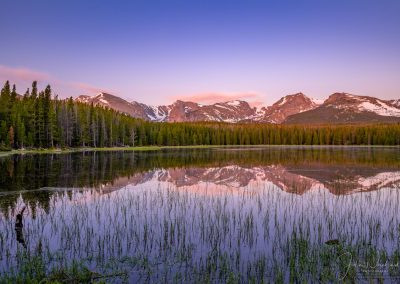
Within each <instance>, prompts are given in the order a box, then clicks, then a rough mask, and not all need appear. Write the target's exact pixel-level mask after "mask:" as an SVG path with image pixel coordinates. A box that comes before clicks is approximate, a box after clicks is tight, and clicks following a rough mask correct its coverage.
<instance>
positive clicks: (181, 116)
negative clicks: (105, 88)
mask: <svg viewBox="0 0 400 284" xmlns="http://www.w3.org/2000/svg"><path fill="white" fill-rule="evenodd" d="M76 101H79V102H82V103H88V104H91V103H93V104H94V105H100V106H103V107H109V108H112V109H115V110H117V111H120V112H123V113H126V114H127V115H130V116H132V117H136V118H141V119H144V120H149V121H165V122H183V121H217V122H231V123H236V122H258V123H274V124H276V123H277V124H280V123H289V124H302V123H307V124H310V123H365V122H397V121H400V100H388V101H385V100H381V99H377V98H373V97H367V96H355V95H351V94H347V93H335V94H332V95H331V96H330V97H329V98H328V99H327V100H325V101H324V102H323V103H321V102H318V101H316V100H313V99H311V98H309V97H307V96H306V95H304V94H302V93H297V94H293V95H288V96H285V97H283V98H281V99H280V100H278V101H277V102H276V103H274V104H273V105H271V106H269V107H263V108H261V109H257V108H255V107H251V106H250V105H249V104H248V103H247V102H245V101H241V100H234V101H228V102H221V103H215V104H212V105H203V104H199V103H195V102H185V101H181V100H178V101H176V102H174V103H173V104H171V105H162V106H149V105H145V104H142V103H139V102H136V101H133V102H128V101H126V100H124V99H122V98H119V97H117V96H114V95H111V94H107V93H100V94H98V95H96V96H92V97H90V96H79V97H78V98H76Z"/></svg>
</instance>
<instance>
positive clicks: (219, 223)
mask: <svg viewBox="0 0 400 284" xmlns="http://www.w3.org/2000/svg"><path fill="white" fill-rule="evenodd" d="M158 174H162V170H160V172H159V173H158ZM206 187H209V188H208V190H207V191H204V190H201V188H200V187H199V186H198V185H193V186H190V187H181V188H177V187H176V186H174V185H172V184H170V183H166V182H158V181H154V180H149V181H148V182H147V183H144V184H142V185H138V186H133V185H132V186H127V187H126V188H124V189H121V190H119V191H115V192H112V193H109V194H102V192H101V191H96V190H90V191H84V192H82V191H79V190H73V191H72V192H66V193H62V192H58V193H56V194H54V195H53V196H52V197H51V199H50V202H49V208H47V209H46V210H45V209H44V208H41V206H40V204H35V206H33V205H32V204H26V203H25V200H23V198H22V196H20V197H19V198H18V200H17V204H16V207H17V208H21V207H22V206H24V205H27V206H28V214H27V216H26V217H25V227H24V230H23V233H24V237H25V241H26V243H27V249H24V248H23V246H22V245H21V244H19V243H17V241H16V235H15V230H14V227H13V225H14V223H13V221H14V218H15V215H16V213H17V212H16V210H13V209H12V208H11V207H10V209H9V210H8V212H6V213H4V214H3V213H0V214H1V215H0V228H1V233H0V256H1V257H0V279H1V280H0V282H4V283H18V282H19V283H27V282H32V283H35V282H40V281H42V283H46V282H43V281H48V282H51V281H61V282H73V283H78V282H79V283H80V282H101V281H103V282H104V281H105V282H107V283H109V282H116V283H120V282H149V283H155V282H156V283H160V282H168V283H170V282H176V283H182V282H184V283H187V282H192V283H221V282H222V283H243V282H246V283H288V282H290V283H310V282H323V283H332V282H333V283H341V282H343V281H345V282H354V281H356V280H358V279H360V278H364V279H373V280H378V281H384V280H385V279H395V277H398V276H399V275H400V271H399V266H398V261H399V259H400V253H399V252H400V248H399V236H400V234H399V233H400V227H399V221H400V220H399V218H400V214H399V213H400V210H399V192H398V190H397V189H395V188H392V189H390V188H387V189H384V190H379V191H374V192H368V193H364V192H363V193H357V194H352V195H341V196H335V195H332V194H330V193H328V192H327V191H326V190H324V189H322V188H321V189H316V190H314V191H312V192H309V193H306V194H304V195H296V194H290V193H286V192H283V191H281V190H280V189H278V188H277V187H275V186H273V185H270V184H266V183H256V184H252V185H249V186H247V187H244V188H240V189H233V190H230V191H223V193H219V194H215V192H218V190H216V189H217V188H216V186H215V185H211V184H210V185H206ZM33 207H35V214H34V216H35V217H34V218H33V214H32V208H33ZM332 239H335V240H336V239H337V240H338V241H337V242H336V241H335V242H331V243H329V242H328V244H326V242H327V241H328V240H332ZM329 244H331V245H329ZM378 266H381V269H376V267H378Z"/></svg>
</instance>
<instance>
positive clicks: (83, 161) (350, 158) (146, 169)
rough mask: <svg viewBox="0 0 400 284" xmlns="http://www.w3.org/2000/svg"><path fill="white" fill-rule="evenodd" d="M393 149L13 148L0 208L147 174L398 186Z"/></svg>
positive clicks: (333, 186)
mask: <svg viewBox="0 0 400 284" xmlns="http://www.w3.org/2000/svg"><path fill="white" fill-rule="evenodd" d="M399 157H400V150H399V149H398V148H296V147H286V148H279V147H271V148H253V149H248V148H247V149H240V151H239V150H238V149H235V148H226V149H197V150H166V151H162V152H136V153H134V152H87V153H69V154H51V155H14V156H9V157H3V158H0V172H1V173H2V174H1V176H0V195H1V196H2V198H1V200H0V210H7V208H8V207H9V206H15V202H16V198H17V197H18V195H19V194H22V196H23V197H24V199H25V200H27V201H30V202H31V203H32V204H33V205H34V204H36V203H37V202H39V203H40V204H41V206H42V207H43V208H44V209H45V210H46V211H47V210H48V206H49V204H48V201H49V198H50V197H51V195H53V194H54V191H59V190H64V189H67V190H72V189H87V188H96V189H99V190H102V192H103V193H107V192H111V191H114V190H118V189H120V188H123V187H124V186H126V185H129V184H140V183H145V182H146V181H148V180H151V179H156V180H158V181H168V182H170V183H171V184H174V185H175V186H177V187H181V186H189V185H196V184H197V183H201V182H203V183H212V184H216V185H225V186H227V187H229V188H240V187H244V186H247V185H249V184H250V183H252V182H270V183H272V184H274V185H276V186H278V187H279V188H280V189H281V190H283V191H286V192H290V193H296V194H304V193H305V192H307V191H309V190H311V189H313V188H320V187H324V188H326V189H327V190H329V191H330V192H331V193H333V194H336V195H341V194H350V193H355V192H360V191H373V190H378V189H381V188H384V187H389V188H398V187H399V186H400V178H399V171H400V160H399V159H400V158H399ZM33 214H35V212H33Z"/></svg>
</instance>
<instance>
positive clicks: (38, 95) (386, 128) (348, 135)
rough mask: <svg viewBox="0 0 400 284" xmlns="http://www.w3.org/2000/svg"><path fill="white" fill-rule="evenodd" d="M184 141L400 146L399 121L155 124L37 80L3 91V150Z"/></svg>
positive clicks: (0, 101)
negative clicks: (60, 94) (65, 95)
mask: <svg viewBox="0 0 400 284" xmlns="http://www.w3.org/2000/svg"><path fill="white" fill-rule="evenodd" d="M150 145H153V146H184V145H400V124H398V123H397V124H375V125H337V126H332V125H320V126H315V125H314V126H312V125H271V124H254V123H252V124H250V123H238V124H228V123H217V122H197V123H189V122H186V123H155V122H147V121H143V120H140V119H135V118H132V117H130V116H127V115H125V114H122V113H119V112H116V111H114V110H112V109H108V108H102V107H98V106H93V105H87V104H84V103H79V102H75V101H74V100H73V99H72V98H69V99H66V100H59V99H58V98H57V96H54V95H53V93H52V90H51V87H50V86H47V87H46V88H45V90H44V91H40V92H39V91H38V89H37V83H36V82H33V84H32V88H31V90H29V89H28V90H27V91H26V92H25V94H24V95H23V96H20V95H18V94H17V92H16V87H15V85H14V86H13V87H12V88H11V86H10V84H9V82H8V81H7V82H6V83H5V85H4V87H3V88H2V90H1V95H0V151H2V150H9V149H19V148H53V147H57V148H64V147H121V146H150Z"/></svg>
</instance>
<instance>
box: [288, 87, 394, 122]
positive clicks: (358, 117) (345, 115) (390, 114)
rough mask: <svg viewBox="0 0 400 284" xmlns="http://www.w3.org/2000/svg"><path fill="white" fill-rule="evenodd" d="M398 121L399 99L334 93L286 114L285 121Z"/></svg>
mask: <svg viewBox="0 0 400 284" xmlns="http://www.w3.org/2000/svg"><path fill="white" fill-rule="evenodd" d="M371 122H400V105H399V100H391V101H385V100H381V99H377V98H374V97H367V96H355V95H352V94H347V93H334V94H332V95H331V96H329V98H328V99H327V100H325V101H324V103H323V104H321V105H320V106H318V107H317V108H314V109H312V110H309V111H305V112H302V113H298V114H293V115H291V116H288V117H287V118H286V120H285V123H299V124H302V123H307V124H309V123H314V124H315V123H371Z"/></svg>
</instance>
